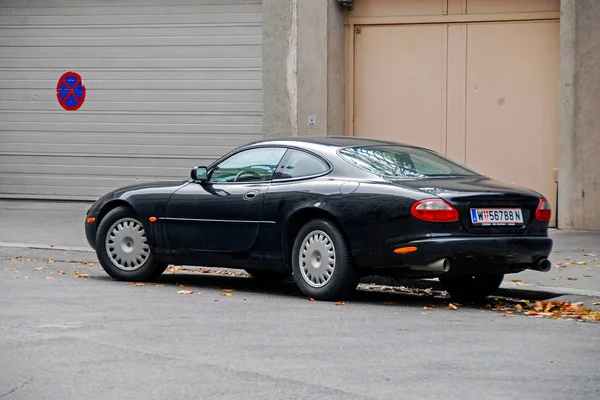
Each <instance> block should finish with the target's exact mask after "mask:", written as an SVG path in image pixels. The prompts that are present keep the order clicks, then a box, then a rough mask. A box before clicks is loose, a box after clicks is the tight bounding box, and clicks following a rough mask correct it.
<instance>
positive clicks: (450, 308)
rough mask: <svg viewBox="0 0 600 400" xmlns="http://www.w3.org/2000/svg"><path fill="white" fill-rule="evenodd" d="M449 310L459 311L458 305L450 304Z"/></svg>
mask: <svg viewBox="0 0 600 400" xmlns="http://www.w3.org/2000/svg"><path fill="white" fill-rule="evenodd" d="M447 309H448V310H457V309H458V307H457V306H456V304H454V303H450V304H448V308H447Z"/></svg>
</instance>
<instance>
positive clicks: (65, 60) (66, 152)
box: [0, 0, 262, 200]
mask: <svg viewBox="0 0 600 400" xmlns="http://www.w3.org/2000/svg"><path fill="white" fill-rule="evenodd" d="M0 6H1V7H0V197H21V198H54V199H80V200H93V199H95V198H97V197H98V196H100V195H102V194H104V193H106V192H107V191H109V190H111V189H113V188H115V187H118V186H122V185H126V184H130V183H136V182H147V181H154V180H163V179H173V178H174V179H185V178H186V177H187V176H188V175H189V170H190V169H191V167H193V166H194V165H197V164H206V163H208V162H210V161H212V160H214V159H215V158H217V157H218V156H220V155H222V154H223V153H225V152H227V151H229V150H231V149H233V148H235V147H237V146H239V145H241V144H244V143H247V142H249V141H252V140H257V139H260V138H261V137H262V125H261V124H262V90H261V89H262V82H261V76H262V74H261V66H262V50H261V44H262V36H261V35H262V28H261V21H262V14H261V2H260V1H257V0H252V1H250V0H247V1H244V0H178V1H169V0H129V1H115V0H113V1H101V0H77V1H75V0H45V1H41V0H40V1H35V0H3V1H2V3H0ZM67 71H75V72H77V73H78V74H80V75H81V77H82V79H83V83H84V85H85V87H86V89H87V95H86V99H85V103H84V104H83V106H82V107H81V108H80V109H79V110H77V111H65V110H63V108H62V107H61V106H60V104H59V103H58V101H57V98H56V85H57V82H58V79H59V78H60V76H61V75H62V74H63V73H65V72H67Z"/></svg>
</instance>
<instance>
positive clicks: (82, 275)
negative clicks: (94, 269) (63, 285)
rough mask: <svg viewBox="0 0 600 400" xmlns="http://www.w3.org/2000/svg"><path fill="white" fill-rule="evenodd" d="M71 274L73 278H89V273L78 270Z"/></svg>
mask: <svg viewBox="0 0 600 400" xmlns="http://www.w3.org/2000/svg"><path fill="white" fill-rule="evenodd" d="M73 276H74V277H75V278H89V277H90V276H91V275H90V274H80V273H79V272H77V271H75V274H73Z"/></svg>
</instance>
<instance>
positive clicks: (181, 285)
mask: <svg viewBox="0 0 600 400" xmlns="http://www.w3.org/2000/svg"><path fill="white" fill-rule="evenodd" d="M179 287H188V285H183V284H180V285H179Z"/></svg>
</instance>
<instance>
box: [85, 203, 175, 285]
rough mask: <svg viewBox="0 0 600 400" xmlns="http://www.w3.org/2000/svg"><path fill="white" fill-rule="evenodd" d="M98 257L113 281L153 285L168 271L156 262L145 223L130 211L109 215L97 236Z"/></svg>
mask: <svg viewBox="0 0 600 400" xmlns="http://www.w3.org/2000/svg"><path fill="white" fill-rule="evenodd" d="M96 254H97V255H98V260H99V261H100V265H102V268H104V271H106V273H107V274H108V275H110V276H111V277H113V278H114V279H117V280H123V281H125V280H126V281H152V280H154V279H156V278H158V277H159V276H160V275H161V274H162V273H163V272H164V271H165V269H166V268H167V264H166V263H162V262H160V261H158V260H156V258H155V256H154V254H152V250H151V249H150V246H148V240H147V237H146V232H145V231H144V227H143V226H142V223H141V222H140V221H139V220H138V218H137V217H136V216H135V213H133V211H131V210H130V209H129V208H127V207H124V206H120V207H117V208H115V209H113V210H111V211H109V212H108V214H106V216H105V217H104V218H103V219H102V221H101V222H100V225H99V226H98V231H97V232H96Z"/></svg>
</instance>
